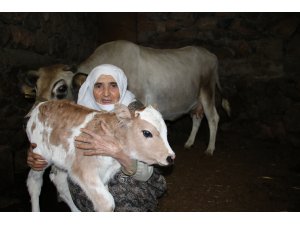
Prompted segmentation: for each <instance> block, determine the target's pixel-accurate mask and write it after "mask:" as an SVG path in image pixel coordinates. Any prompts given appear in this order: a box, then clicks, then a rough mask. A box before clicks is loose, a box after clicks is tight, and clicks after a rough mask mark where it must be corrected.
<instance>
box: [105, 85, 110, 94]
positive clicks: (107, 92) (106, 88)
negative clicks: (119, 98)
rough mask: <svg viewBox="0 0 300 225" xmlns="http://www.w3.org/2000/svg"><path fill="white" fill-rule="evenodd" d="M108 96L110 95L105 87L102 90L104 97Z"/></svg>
mask: <svg viewBox="0 0 300 225" xmlns="http://www.w3.org/2000/svg"><path fill="white" fill-rule="evenodd" d="M109 94H110V91H109V88H108V87H105V88H104V96H109Z"/></svg>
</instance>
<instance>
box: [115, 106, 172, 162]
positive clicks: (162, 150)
mask: <svg viewBox="0 0 300 225" xmlns="http://www.w3.org/2000/svg"><path fill="white" fill-rule="evenodd" d="M115 113H116V116H117V118H118V120H119V124H120V127H119V129H120V130H121V129H123V130H124V132H125V133H126V135H125V136H126V138H125V140H124V141H125V143H126V146H127V149H126V151H127V152H126V153H127V154H128V155H129V156H130V157H131V158H133V159H137V160H139V161H143V162H145V163H147V164H159V165H163V166H167V165H170V164H173V161H174V159H175V153H174V152H173V150H172V149H171V147H170V145H169V142H168V139H167V126H166V124H165V121H164V120H163V118H162V116H161V114H160V113H159V112H158V111H157V110H156V109H154V108H153V107H151V106H148V107H146V108H144V109H142V110H138V111H135V112H134V113H132V112H130V111H129V109H128V108H127V107H126V106H124V105H121V104H117V105H116V106H115Z"/></svg>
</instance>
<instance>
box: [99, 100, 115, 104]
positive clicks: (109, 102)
mask: <svg viewBox="0 0 300 225" xmlns="http://www.w3.org/2000/svg"><path fill="white" fill-rule="evenodd" d="M101 102H102V104H103V105H107V104H112V101H111V100H110V99H102V100H101Z"/></svg>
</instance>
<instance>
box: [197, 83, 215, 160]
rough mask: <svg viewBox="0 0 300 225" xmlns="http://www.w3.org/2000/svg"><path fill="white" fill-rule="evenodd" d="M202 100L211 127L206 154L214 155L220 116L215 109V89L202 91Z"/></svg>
mask: <svg viewBox="0 0 300 225" xmlns="http://www.w3.org/2000/svg"><path fill="white" fill-rule="evenodd" d="M200 98H201V102H202V105H203V109H204V114H205V116H206V118H207V122H208V126H209V143H208V147H207V149H206V151H205V153H206V154H207V155H213V152H214V150H215V143H216V135H217V130H218V123H219V115H218V113H217V110H216V107H215V100H214V98H215V95H214V88H211V89H209V90H205V89H203V90H202V91H201V95H200Z"/></svg>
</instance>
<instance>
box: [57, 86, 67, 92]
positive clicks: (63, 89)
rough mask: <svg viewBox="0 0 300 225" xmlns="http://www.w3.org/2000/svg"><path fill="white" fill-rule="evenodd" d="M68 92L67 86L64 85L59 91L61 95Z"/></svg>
mask: <svg viewBox="0 0 300 225" xmlns="http://www.w3.org/2000/svg"><path fill="white" fill-rule="evenodd" d="M66 90H67V85H62V86H60V87H59V88H58V89H57V91H58V92H59V93H64V92H66Z"/></svg>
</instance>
